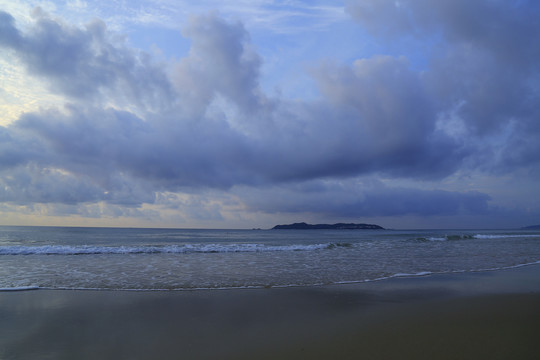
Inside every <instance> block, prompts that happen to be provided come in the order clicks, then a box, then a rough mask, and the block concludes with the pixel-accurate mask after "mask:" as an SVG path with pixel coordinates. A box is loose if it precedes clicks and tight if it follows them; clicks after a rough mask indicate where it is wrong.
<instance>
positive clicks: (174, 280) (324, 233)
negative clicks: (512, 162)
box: [0, 227, 540, 290]
mask: <svg viewBox="0 0 540 360" xmlns="http://www.w3.org/2000/svg"><path fill="white" fill-rule="evenodd" d="M538 262H540V231H525V230H516V231H508V230H497V231H494V230H474V231H473V230H463V231H456V230H418V231H411V230H407V231H399V230H182V229H132V228H131V229H121V228H76V227H75V228H70V227H0V265H1V266H0V288H1V289H4V290H15V289H29V288H46V289H115V290H116V289H117V290H182V289H201V288H236V287H240V288H243V287H270V286H297V285H301V286H304V285H320V284H335V283H348V282H363V281H373V280H379V279H383V278H389V277H399V276H415V275H418V276H420V275H425V274H432V273H452V272H471V271H479V270H487V269H504V268H511V267H518V266H522V265H525V264H532V263H538Z"/></svg>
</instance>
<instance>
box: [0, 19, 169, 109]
mask: <svg viewBox="0 0 540 360" xmlns="http://www.w3.org/2000/svg"><path fill="white" fill-rule="evenodd" d="M33 18H34V23H33V24H32V27H31V28H30V30H29V31H27V32H26V33H21V32H20V31H19V29H17V27H16V24H15V21H14V19H13V17H12V16H11V15H9V14H7V13H5V12H0V27H1V29H2V34H1V35H0V45H1V46H2V47H4V48H5V49H7V50H11V51H12V52H14V53H15V55H16V56H17V58H18V59H19V60H20V61H21V62H22V63H23V64H24V65H25V66H26V68H27V69H28V72H29V73H30V74H33V75H37V76H40V77H42V78H45V79H47V80H48V83H49V87H50V89H51V90H52V91H54V92H57V93H60V94H62V95H64V96H67V97H69V98H72V99H74V100H86V101H88V100H92V101H96V100H102V101H107V100H108V97H110V96H114V97H115V101H116V102H124V103H126V102H130V103H134V104H138V105H142V106H145V107H148V108H154V109H155V108H158V107H159V108H163V107H165V108H166V107H167V106H168V105H169V104H170V103H171V102H173V98H172V92H171V88H170V83H169V81H168V79H167V78H166V76H165V74H164V73H163V72H162V71H161V69H160V68H159V67H158V66H157V65H154V64H152V63H151V62H150V59H149V57H148V55H146V54H144V53H141V52H138V51H135V50H133V49H129V48H127V47H126V46H125V44H123V43H122V41H120V40H119V39H115V36H113V35H112V34H111V33H110V32H109V31H108V30H107V27H106V25H105V23H103V22H102V21H100V20H95V21H93V22H90V23H88V24H86V25H85V26H84V28H79V27H76V26H73V25H70V24H66V23H65V22H63V21H62V20H59V19H53V18H51V17H50V16H49V15H48V14H47V13H45V12H44V11H43V10H41V9H40V8H36V9H34V11H33Z"/></svg>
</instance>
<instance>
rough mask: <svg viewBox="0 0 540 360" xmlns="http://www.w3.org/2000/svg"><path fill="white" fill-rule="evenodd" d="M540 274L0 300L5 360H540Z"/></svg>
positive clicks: (17, 295)
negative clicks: (361, 359)
mask: <svg viewBox="0 0 540 360" xmlns="http://www.w3.org/2000/svg"><path fill="white" fill-rule="evenodd" d="M539 323H540V265H530V266H523V267H519V268H514V269H508V270H498V271H486V272H475V273H453V274H434V275H429V276H416V277H410V278H409V277H398V278H393V279H387V280H381V281H372V282H365V283H356V284H341V285H329V286H307V287H286V288H268V289H226V290H217V289H215V290H181V291H104V290H101V291H92V290H43V289H40V290H30V291H4V292H0V359H37V358H39V359H98V358H99V359H156V358H162V359H164V358H167V359H175V358H177V359H180V358H181V359H277V358H279V359H359V358H365V359H396V358H400V359H435V358H436V359H456V358H460V359H508V358H514V359H536V358H537V357H538V353H540V343H539V342H538V339H537V338H538V336H537V335H538V334H537V333H538V331H537V330H538V324H539Z"/></svg>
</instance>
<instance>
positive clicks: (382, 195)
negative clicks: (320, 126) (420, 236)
mask: <svg viewBox="0 0 540 360" xmlns="http://www.w3.org/2000/svg"><path fill="white" fill-rule="evenodd" d="M238 195H239V196H241V197H243V200H244V202H245V203H246V204H247V206H248V207H249V208H250V209H252V210H254V211H263V212H268V213H279V212H287V213H310V212H312V213H319V214H324V215H327V216H333V217H349V218H354V217H356V218H358V217H375V216H396V215H398V216H402V215H416V216H451V215H459V214H476V215H478V214H485V213H488V212H489V211H491V209H490V208H489V205H488V201H489V200H490V197H489V196H488V195H486V194H482V193H479V192H474V191H468V192H454V191H443V190H423V189H416V188H415V189H411V188H404V187H389V186H386V185H384V184H382V183H380V182H376V181H375V182H374V181H367V182H364V183H356V182H354V181H344V182H340V183H330V182H324V181H312V182H307V183H304V184H299V185H297V186H289V187H274V188H270V189H268V190H265V189H262V190H261V189H253V190H247V191H246V192H244V191H242V192H239V193H238Z"/></svg>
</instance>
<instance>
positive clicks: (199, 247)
mask: <svg viewBox="0 0 540 360" xmlns="http://www.w3.org/2000/svg"><path fill="white" fill-rule="evenodd" d="M335 247H346V246H343V244H334V243H326V244H311V245H299V244H298V245H265V244H250V243H246V244H186V245H169V246H88V245H80V246H69V245H47V246H0V255H96V254H159V253H163V254H187V253H233V252H267V251H314V250H322V249H333V248H335Z"/></svg>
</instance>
